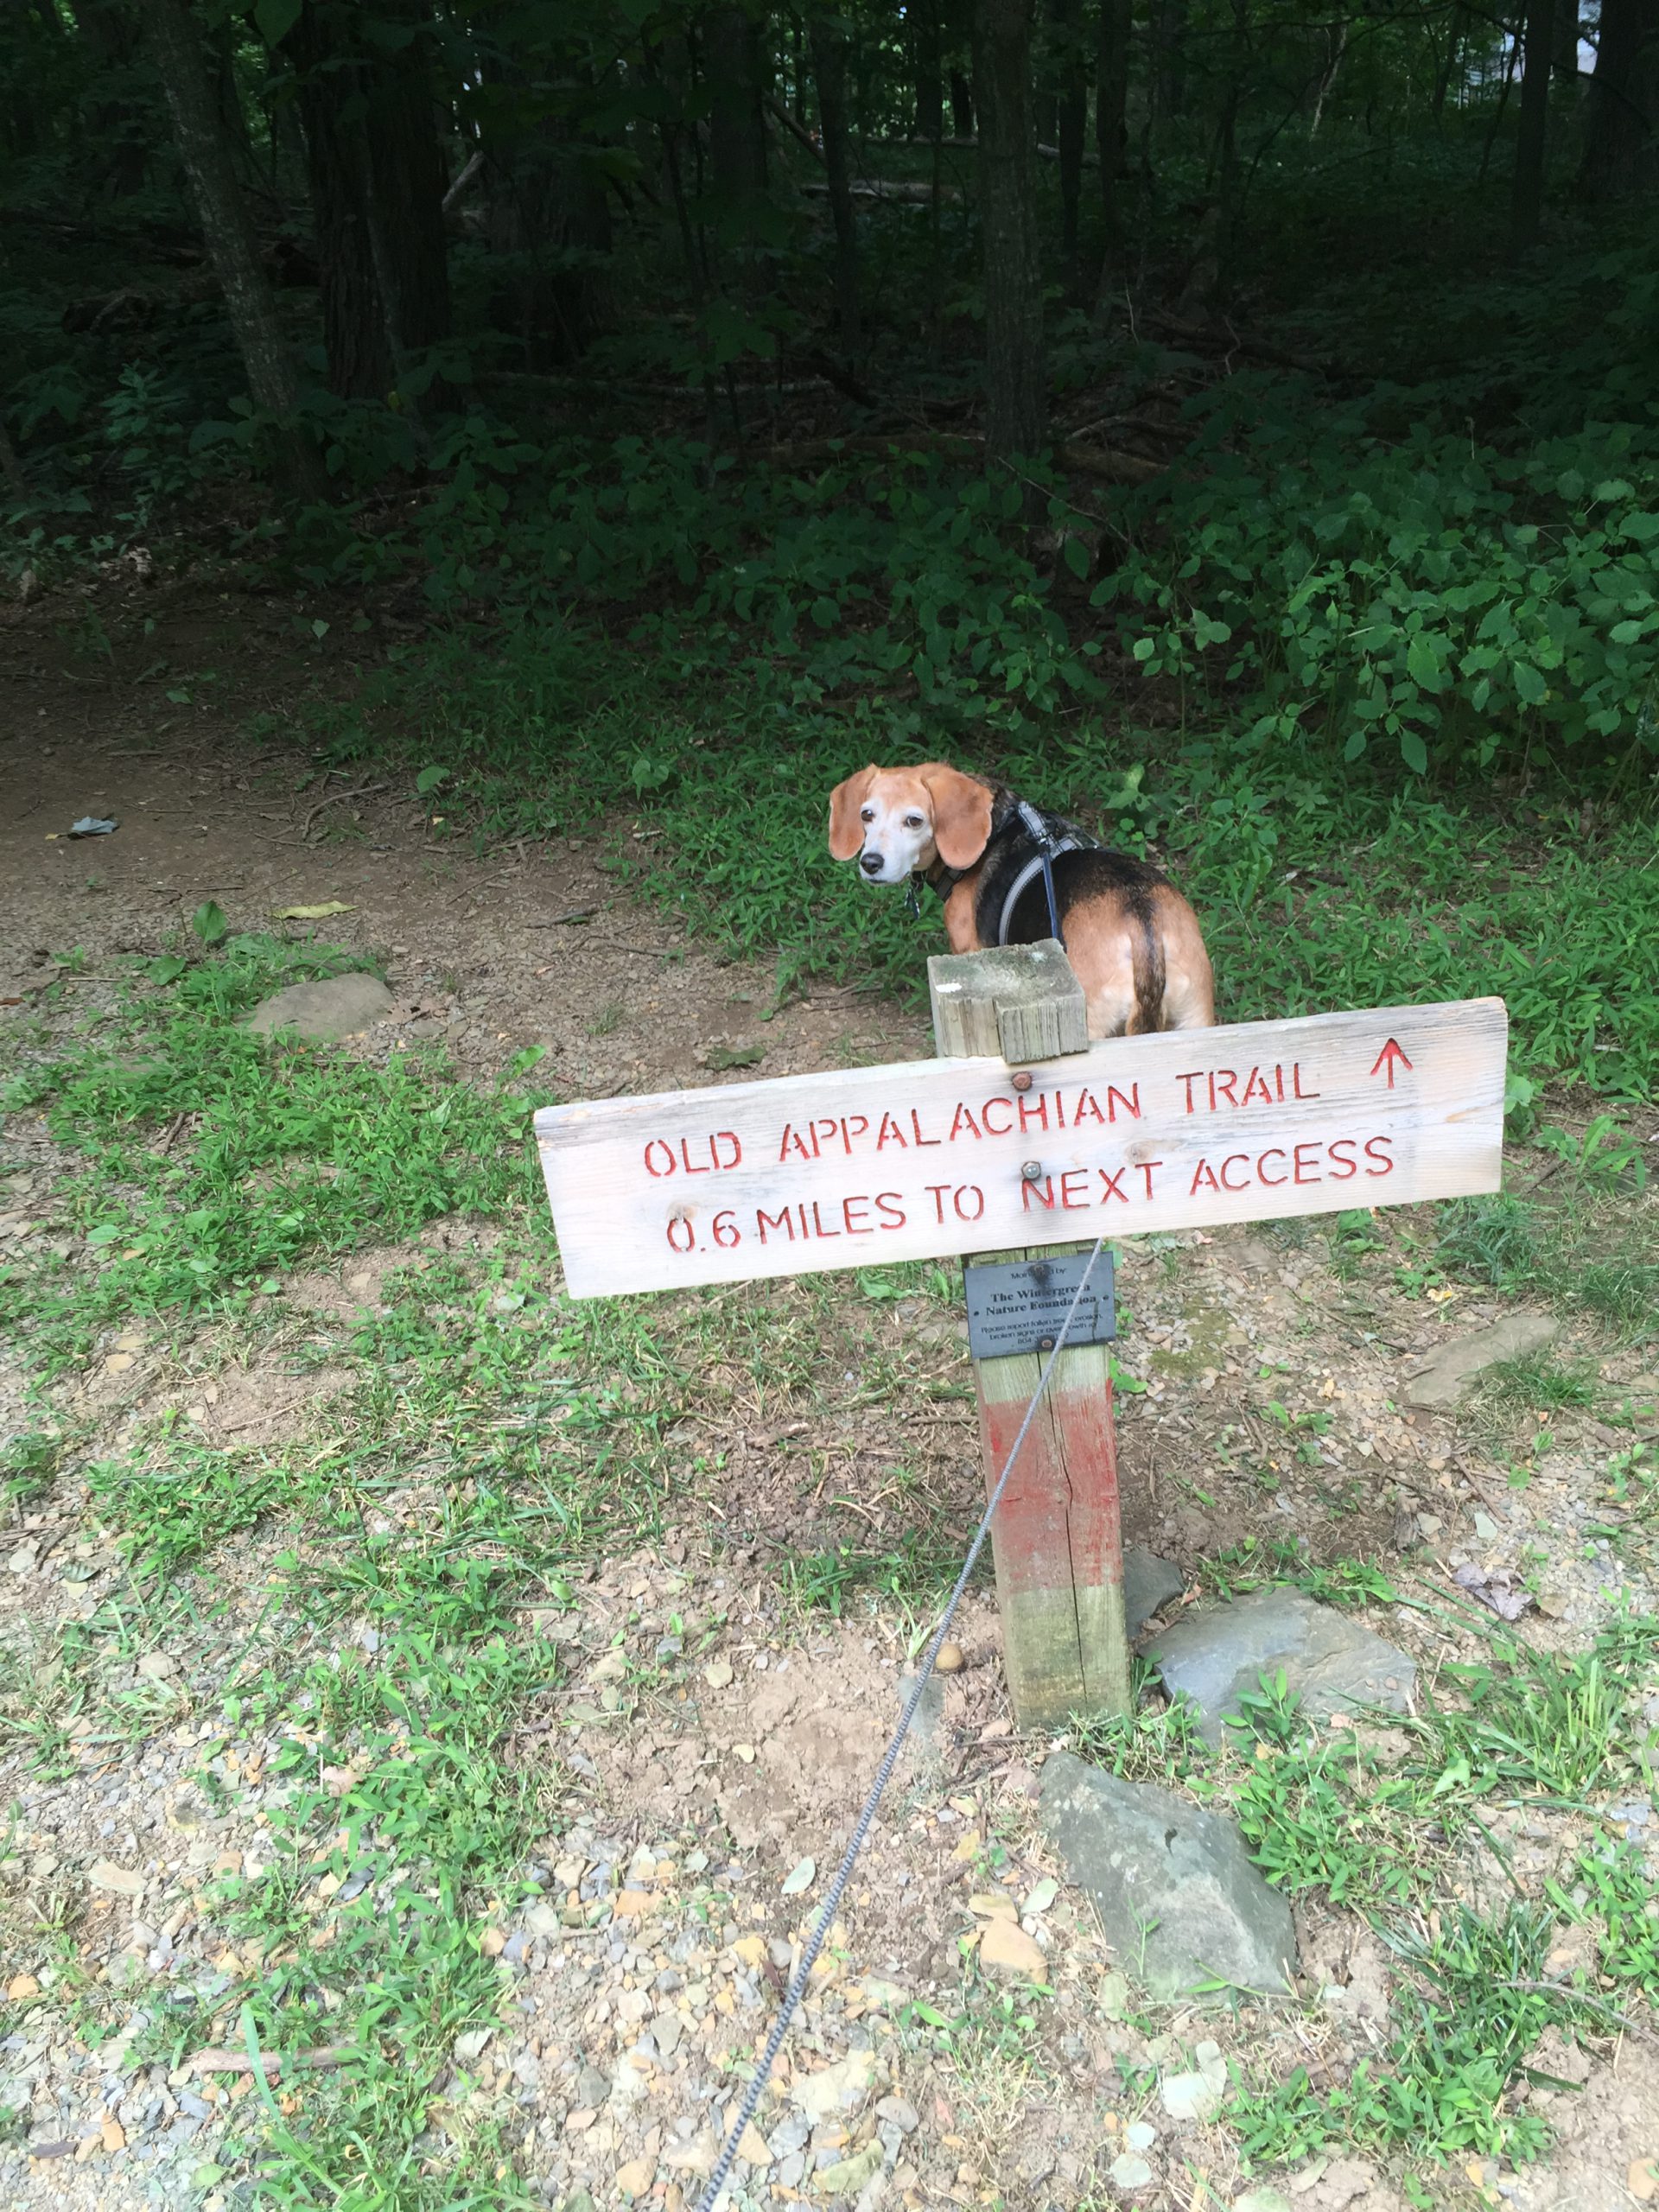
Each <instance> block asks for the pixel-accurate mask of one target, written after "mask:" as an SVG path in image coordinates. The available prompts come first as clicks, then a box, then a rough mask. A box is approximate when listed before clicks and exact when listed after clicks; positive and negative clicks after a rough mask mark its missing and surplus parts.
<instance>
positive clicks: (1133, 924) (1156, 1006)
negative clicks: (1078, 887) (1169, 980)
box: [1129, 896, 1164, 1035]
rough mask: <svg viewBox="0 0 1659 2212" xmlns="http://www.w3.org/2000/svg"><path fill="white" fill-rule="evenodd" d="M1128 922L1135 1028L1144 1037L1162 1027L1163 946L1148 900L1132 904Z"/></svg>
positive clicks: (1139, 900) (1135, 901)
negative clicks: (1133, 978) (1133, 980)
mask: <svg viewBox="0 0 1659 2212" xmlns="http://www.w3.org/2000/svg"><path fill="white" fill-rule="evenodd" d="M1129 918H1130V946H1129V961H1130V965H1131V968H1132V969H1133V972H1134V976H1135V1027H1136V1029H1137V1030H1139V1031H1140V1032H1141V1033H1142V1034H1143V1035H1144V1034H1146V1033H1149V1032H1151V1031H1153V1030H1158V1029H1161V1028H1162V1027H1163V1026H1164V944H1163V939H1162V938H1161V937H1160V935H1159V933H1158V925H1157V921H1156V918H1155V917H1154V914H1153V911H1152V901H1151V900H1150V899H1147V898H1146V897H1144V896H1142V897H1141V898H1139V899H1135V900H1133V901H1132V903H1131V906H1130V909H1129Z"/></svg>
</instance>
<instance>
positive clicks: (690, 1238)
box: [668, 1213, 697, 1252]
mask: <svg viewBox="0 0 1659 2212" xmlns="http://www.w3.org/2000/svg"><path fill="white" fill-rule="evenodd" d="M676 1230H679V1231H680V1232H681V1233H682V1234H683V1236H684V1239H685V1241H684V1243H681V1241H680V1237H679V1236H677V1235H676V1234H675V1231H676ZM668 1241H669V1243H670V1244H671V1247H672V1248H673V1249H674V1250H675V1251H677V1252H691V1251H695V1250H696V1243H697V1232H696V1230H695V1229H693V1228H692V1226H691V1224H690V1221H689V1220H688V1219H687V1218H686V1217H685V1215H684V1214H683V1213H677V1214H671V1215H670V1217H669V1223H668Z"/></svg>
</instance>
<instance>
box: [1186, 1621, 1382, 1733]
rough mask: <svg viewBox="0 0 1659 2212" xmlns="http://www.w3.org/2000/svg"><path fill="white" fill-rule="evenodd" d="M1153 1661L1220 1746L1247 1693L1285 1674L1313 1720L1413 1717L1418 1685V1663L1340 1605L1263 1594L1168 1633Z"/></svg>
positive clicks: (1187, 1623) (1292, 1689)
mask: <svg viewBox="0 0 1659 2212" xmlns="http://www.w3.org/2000/svg"><path fill="white" fill-rule="evenodd" d="M1149 1656H1150V1657H1151V1658H1152V1661H1153V1662H1154V1665H1155V1666H1156V1667H1157V1669H1158V1672H1159V1674H1160V1675H1161V1676H1162V1678H1163V1683H1164V1688H1166V1690H1167V1691H1168V1692H1169V1693H1170V1694H1171V1695H1172V1696H1173V1695H1174V1694H1175V1693H1176V1692H1177V1691H1183V1692H1185V1694H1186V1695H1187V1696H1188V1697H1190V1698H1191V1699H1192V1702H1193V1703H1194V1704H1195V1705H1196V1706H1197V1707H1198V1712H1199V1714H1200V1716H1201V1719H1200V1723H1199V1725H1200V1726H1201V1727H1202V1729H1203V1732H1204V1733H1205V1736H1206V1737H1207V1738H1209V1740H1210V1741H1211V1743H1212V1744H1220V1743H1224V1742H1225V1741H1226V1740H1227V1735H1228V1731H1227V1729H1226V1726H1225V1721H1226V1718H1227V1716H1228V1715H1229V1714H1230V1713H1238V1712H1239V1711H1240V1710H1241V1707H1240V1706H1239V1702H1238V1700H1239V1697H1240V1694H1242V1693H1243V1692H1245V1691H1253V1690H1256V1689H1258V1688H1260V1687H1261V1681H1262V1676H1263V1675H1266V1676H1267V1677H1268V1680H1269V1681H1271V1680H1272V1678H1273V1676H1274V1675H1275V1674H1277V1673H1278V1672H1279V1671H1280V1670H1281V1669H1282V1670H1283V1672H1284V1675H1285V1677H1286V1680H1287V1682H1288V1683H1289V1686H1290V1688H1291V1691H1292V1692H1293V1694H1295V1695H1296V1696H1299V1697H1300V1699H1301V1700H1302V1703H1303V1705H1304V1707H1306V1711H1307V1712H1308V1713H1309V1714H1310V1715H1311V1716H1312V1717H1313V1718H1316V1719H1328V1718H1329V1717H1330V1715H1332V1713H1342V1712H1348V1711H1351V1709H1352V1708H1353V1707H1355V1706H1357V1705H1381V1706H1386V1707H1388V1708H1389V1711H1390V1712H1394V1713H1404V1712H1406V1711H1407V1710H1408V1707H1409V1693H1410V1690H1411V1687H1412V1684H1413V1682H1414V1681H1415V1680H1416V1675H1417V1669H1416V1666H1415V1664H1414V1662H1413V1661H1412V1660H1410V1659H1408V1657H1407V1656H1406V1655H1405V1653H1404V1652H1403V1651H1400V1650H1396V1649H1395V1646H1394V1645H1393V1644H1391V1643H1384V1642H1383V1639H1382V1637H1380V1636H1373V1635H1372V1634H1371V1632H1370V1630H1369V1629H1368V1628H1363V1627H1361V1626H1360V1624H1359V1623H1358V1622H1357V1621H1351V1620H1350V1619H1349V1618H1347V1616H1346V1615H1345V1614H1344V1613H1339V1612H1338V1611H1337V1610H1336V1609H1335V1607H1334V1606H1332V1605H1319V1604H1317V1603H1316V1602H1315V1600H1314V1599H1312V1598H1310V1597H1308V1596H1307V1594H1306V1592H1304V1591H1300V1590H1283V1589H1272V1590H1257V1591H1255V1592H1252V1593H1251V1595H1250V1596H1249V1597H1248V1598H1235V1599H1232V1600H1231V1601H1230V1603H1229V1604H1227V1605H1213V1606H1211V1607H1209V1608H1207V1609H1206V1610H1205V1611H1204V1612H1202V1613H1187V1614H1185V1616H1184V1617H1183V1618H1181V1619H1180V1620H1179V1621H1178V1622H1177V1623H1176V1624H1175V1625H1174V1627H1173V1628H1170V1629H1166V1630H1164V1631H1163V1633H1162V1634H1161V1635H1160V1637H1157V1639H1156V1640H1155V1641H1154V1643H1153V1644H1152V1646H1151V1649H1150V1654H1149Z"/></svg>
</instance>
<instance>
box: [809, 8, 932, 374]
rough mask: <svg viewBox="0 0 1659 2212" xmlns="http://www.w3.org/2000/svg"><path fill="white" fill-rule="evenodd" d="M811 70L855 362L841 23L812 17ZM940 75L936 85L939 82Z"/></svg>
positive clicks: (842, 313) (853, 248) (845, 327)
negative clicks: (815, 83) (816, 92)
mask: <svg viewBox="0 0 1659 2212" xmlns="http://www.w3.org/2000/svg"><path fill="white" fill-rule="evenodd" d="M810 37H811V42H812V73H813V76H814V78H815V79H816V80H817V90H818V129H819V131H820V133H821V134H822V137H823V167H824V174H825V176H826V179H827V180H828V182H829V219H830V220H831V222H832V223H833V224H834V225H835V230H836V321H837V322H838V323H839V325H840V332H841V349H842V353H845V355H846V356H847V358H848V359H849V361H854V360H856V359H857V358H858V354H859V350H860V347H861V344H862V333H861V318H860V315H859V302H858V219H857V217H856V215H855V213H854V210H853V195H852V192H851V190H850V186H851V183H852V179H851V176H850V175H849V168H848V162H847V39H846V34H845V33H844V32H843V31H842V29H841V28H840V26H839V24H837V23H834V22H826V21H825V20H824V18H823V16H814V17H813V18H812V22H811V28H810ZM934 83H935V86H937V85H938V77H937V75H936V76H935V79H934Z"/></svg>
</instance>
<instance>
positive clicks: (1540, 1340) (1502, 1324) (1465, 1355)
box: [1406, 1313, 1560, 1412]
mask: <svg viewBox="0 0 1659 2212" xmlns="http://www.w3.org/2000/svg"><path fill="white" fill-rule="evenodd" d="M1559 1332H1560V1323H1559V1322H1557V1321H1553V1320H1551V1319H1550V1317H1549V1315H1548V1313H1506V1314H1505V1315H1504V1317H1503V1319H1502V1320H1501V1321H1494V1322H1493V1324H1492V1325H1491V1328H1490V1329H1477V1330H1476V1331H1475V1332H1474V1333H1473V1335H1472V1336H1467V1337H1454V1338H1452V1342H1451V1343H1450V1344H1442V1345H1441V1346H1440V1350H1439V1351H1434V1352H1431V1353H1430V1354H1429V1356H1428V1357H1427V1359H1424V1360H1421V1361H1419V1363H1418V1364H1417V1366H1416V1367H1415V1368H1414V1370H1412V1376H1411V1380H1410V1382H1409V1383H1408V1384H1407V1385H1406V1403H1407V1404H1408V1406H1416V1407H1419V1408H1425V1409H1427V1411H1429V1412H1438V1411H1440V1410H1442V1409H1444V1408H1446V1407H1447V1406H1455V1405H1458V1404H1459V1403H1461V1402H1462V1401H1463V1399H1464V1398H1465V1397H1466V1396H1467V1395H1468V1392H1469V1387H1470V1385H1471V1383H1473V1382H1474V1380H1475V1378H1476V1376H1479V1375H1484V1373H1485V1371H1486V1370H1487V1369H1488V1368H1489V1367H1497V1366H1498V1365H1500V1364H1501V1363H1502V1362H1503V1361H1504V1360H1506V1359H1524V1358H1525V1357H1527V1355H1528V1354H1529V1352H1535V1351H1542V1350H1543V1348H1544V1346H1545V1345H1546V1344H1548V1343H1549V1342H1550V1341H1551V1340H1552V1338H1554V1337H1555V1336H1556V1335H1558V1334H1559Z"/></svg>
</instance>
